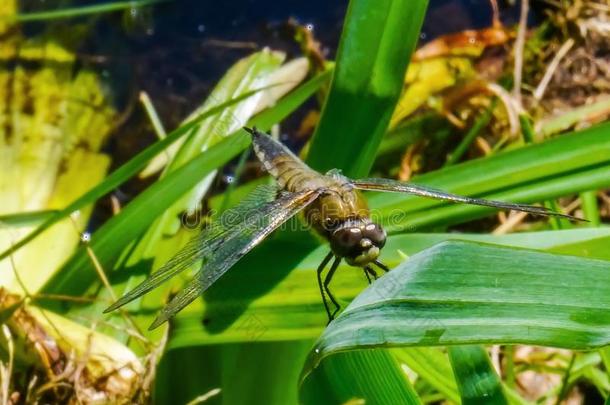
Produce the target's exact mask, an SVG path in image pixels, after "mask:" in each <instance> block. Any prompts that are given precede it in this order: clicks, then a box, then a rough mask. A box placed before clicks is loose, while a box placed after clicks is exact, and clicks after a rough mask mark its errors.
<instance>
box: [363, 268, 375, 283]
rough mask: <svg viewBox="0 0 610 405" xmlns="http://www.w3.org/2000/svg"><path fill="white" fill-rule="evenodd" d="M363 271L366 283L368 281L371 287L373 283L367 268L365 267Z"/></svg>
mask: <svg viewBox="0 0 610 405" xmlns="http://www.w3.org/2000/svg"><path fill="white" fill-rule="evenodd" d="M362 271H364V275H365V276H366V281H368V282H369V285H370V284H371V283H372V282H373V281H372V280H371V276H370V275H369V272H368V271H366V267H363V268H362Z"/></svg>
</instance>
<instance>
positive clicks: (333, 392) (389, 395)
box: [299, 350, 421, 404]
mask: <svg viewBox="0 0 610 405" xmlns="http://www.w3.org/2000/svg"><path fill="white" fill-rule="evenodd" d="M299 389H300V402H301V403H303V404H343V403H348V402H350V401H354V402H355V401H362V402H363V403H367V404H421V401H420V400H419V398H418V396H417V393H416V392H415V390H414V389H413V387H412V386H411V383H410V382H409V380H408V379H407V376H406V375H405V373H404V372H403V371H402V370H401V369H400V366H399V365H398V363H397V362H396V360H395V359H394V358H393V357H392V356H391V355H390V354H389V353H388V352H387V351H385V350H368V351H361V352H357V353H342V354H338V355H336V356H333V358H332V359H331V360H330V361H328V362H325V363H324V364H323V365H322V366H321V367H319V368H317V369H316V370H315V371H314V372H313V373H312V374H311V375H310V378H307V379H305V380H302V381H301V386H300V387H299Z"/></svg>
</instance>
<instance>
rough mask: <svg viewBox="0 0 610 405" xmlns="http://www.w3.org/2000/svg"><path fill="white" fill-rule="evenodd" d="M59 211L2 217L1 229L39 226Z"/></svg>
mask: <svg viewBox="0 0 610 405" xmlns="http://www.w3.org/2000/svg"><path fill="white" fill-rule="evenodd" d="M53 214H57V210H42V211H31V212H20V213H18V214H11V215H0V228H2V227H21V226H33V225H39V224H40V223H41V222H44V221H46V220H48V219H49V218H50V217H51V216H52V215H53Z"/></svg>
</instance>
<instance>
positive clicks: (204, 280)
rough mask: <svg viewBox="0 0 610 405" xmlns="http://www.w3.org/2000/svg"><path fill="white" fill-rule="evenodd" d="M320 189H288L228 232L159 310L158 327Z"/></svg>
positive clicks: (305, 203)
mask: <svg viewBox="0 0 610 405" xmlns="http://www.w3.org/2000/svg"><path fill="white" fill-rule="evenodd" d="M318 195H319V193H318V191H314V190H308V191H304V192H300V193H284V194H282V195H281V196H280V197H278V199H277V200H275V201H273V202H270V203H267V204H265V206H264V207H263V208H261V209H260V210H258V211H256V212H254V213H253V214H252V215H251V216H250V217H249V218H247V219H246V220H245V221H244V222H243V223H242V224H241V225H240V226H239V227H238V228H236V230H235V231H232V232H228V233H227V234H226V235H225V237H224V240H223V241H222V244H220V245H219V246H218V250H216V251H215V252H214V254H213V256H212V257H211V258H210V260H208V261H207V262H206V263H205V264H204V265H203V267H202V269H201V270H200V271H199V272H198V273H197V275H196V276H195V278H194V279H193V280H192V281H191V282H189V284H188V285H187V286H186V287H185V288H184V289H183V290H182V291H180V292H179V293H178V294H177V295H176V296H175V297H174V298H173V299H172V300H171V301H170V302H169V304H168V305H167V306H166V307H165V308H163V310H162V311H161V312H160V313H159V315H158V316H157V318H156V319H155V320H154V322H153V323H152V324H151V325H150V328H149V329H151V330H152V329H154V328H156V327H158V326H159V325H161V324H162V323H163V322H165V321H167V320H168V319H169V318H171V317H172V316H174V315H175V314H176V313H178V312H179V311H180V310H181V309H182V308H184V307H185V306H187V305H188V304H189V303H191V302H192V301H193V300H194V299H196V298H197V297H198V296H199V295H201V294H202V293H203V292H204V291H205V290H207V289H208V288H209V287H210V286H211V285H212V284H213V283H214V282H215V281H216V280H218V279H219V278H220V276H222V275H223V274H224V273H225V272H226V271H227V270H229V269H230V268H231V267H232V266H233V265H234V264H235V263H236V262H237V261H238V260H239V259H241V258H242V257H243V256H244V255H245V254H246V253H248V252H249V251H250V250H251V249H252V248H254V247H255V246H256V245H258V244H259V243H260V242H261V241H262V240H263V239H264V238H265V237H267V236H268V235H269V234H270V233H271V232H273V231H274V230H275V229H277V228H278V227H279V226H280V225H282V224H283V223H284V222H286V221H287V220H288V219H289V218H291V217H293V216H294V215H296V214H297V213H298V212H299V211H301V210H302V209H303V208H305V207H306V206H307V205H309V204H310V203H311V202H312V201H314V200H315V199H316V198H317V197H318Z"/></svg>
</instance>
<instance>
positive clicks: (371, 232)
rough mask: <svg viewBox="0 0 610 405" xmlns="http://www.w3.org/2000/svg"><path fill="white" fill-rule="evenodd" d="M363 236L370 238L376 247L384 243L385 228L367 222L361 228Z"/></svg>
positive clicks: (380, 246)
mask: <svg viewBox="0 0 610 405" xmlns="http://www.w3.org/2000/svg"><path fill="white" fill-rule="evenodd" d="M362 235H363V237H365V238H367V239H370V241H371V242H373V244H374V245H375V246H377V247H378V248H382V247H383V246H384V245H385V240H386V233H385V230H384V229H383V228H382V227H381V226H379V225H377V224H368V225H366V226H365V227H364V229H363V230H362Z"/></svg>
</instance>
